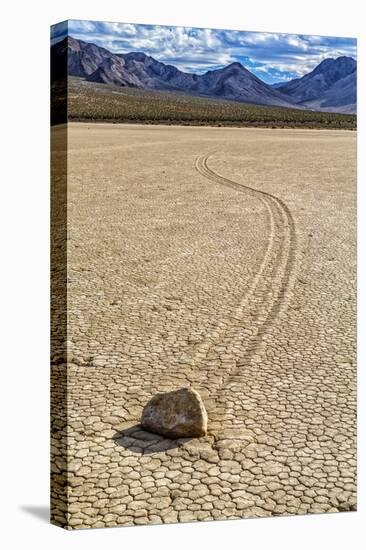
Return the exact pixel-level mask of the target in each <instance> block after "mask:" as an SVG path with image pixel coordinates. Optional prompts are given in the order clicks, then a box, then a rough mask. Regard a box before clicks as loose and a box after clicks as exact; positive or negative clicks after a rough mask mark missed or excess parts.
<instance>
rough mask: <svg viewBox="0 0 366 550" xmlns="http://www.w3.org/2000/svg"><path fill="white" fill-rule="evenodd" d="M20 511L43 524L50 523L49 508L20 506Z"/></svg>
mask: <svg viewBox="0 0 366 550" xmlns="http://www.w3.org/2000/svg"><path fill="white" fill-rule="evenodd" d="M20 509H21V510H23V512H27V514H31V515H32V516H34V517H36V518H37V519H39V520H41V521H42V522H46V523H49V521H50V507H49V506H20Z"/></svg>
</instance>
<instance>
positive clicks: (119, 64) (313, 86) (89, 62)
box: [51, 37, 356, 113]
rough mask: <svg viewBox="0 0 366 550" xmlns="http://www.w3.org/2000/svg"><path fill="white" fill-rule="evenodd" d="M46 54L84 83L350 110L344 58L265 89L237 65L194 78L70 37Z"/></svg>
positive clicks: (351, 80) (351, 92) (350, 76)
mask: <svg viewBox="0 0 366 550" xmlns="http://www.w3.org/2000/svg"><path fill="white" fill-rule="evenodd" d="M51 50H52V51H51V60H52V65H53V66H57V61H58V60H60V61H61V60H64V59H65V55H66V56H67V57H66V59H67V72H68V75H70V76H77V77H82V78H83V79H85V80H87V81H90V82H97V83H104V84H110V85H115V86H127V87H131V88H140V89H146V90H165V91H172V92H183V93H186V94H189V95H199V96H208V97H215V98H220V99H227V100H233V101H240V102H244V103H253V104H258V105H274V106H280V107H292V108H294V107H296V108H298V109H314V110H319V111H322V110H324V111H334V112H345V113H353V112H356V61H355V60H354V59H352V58H350V57H339V58H337V59H331V58H328V59H325V60H324V61H322V62H321V63H320V65H318V66H317V67H316V68H315V69H314V70H313V71H311V72H310V73H308V74H306V75H305V76H303V77H302V78H297V79H294V80H291V81H290V82H287V83H283V84H281V83H277V84H275V85H272V86H271V85H269V84H267V83H265V82H263V81H262V80H261V79H260V78H258V77H257V76H255V75H254V74H253V73H251V72H250V71H249V70H248V69H246V68H245V67H244V66H243V65H242V64H241V63H238V62H235V63H231V64H230V65H227V66H226V67H223V68H222V69H216V70H209V71H207V72H205V73H204V74H194V73H187V72H183V71H181V70H179V69H178V68H177V67H174V66H173V65H167V64H165V63H162V62H160V61H158V60H156V59H154V58H153V57H151V56H148V55H146V54H145V53H142V52H130V53H126V54H116V53H112V52H110V51H108V50H107V49H105V48H102V47H100V46H97V45H95V44H91V43H88V42H84V41H82V40H77V39H75V38H72V37H67V38H65V39H64V40H62V41H60V42H58V43H56V44H55V45H53V46H52V49H51ZM56 75H57V72H56Z"/></svg>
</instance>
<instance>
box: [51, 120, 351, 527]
mask: <svg viewBox="0 0 366 550" xmlns="http://www.w3.org/2000/svg"><path fill="white" fill-rule="evenodd" d="M53 131H54V132H55V133H57V131H58V129H57V128H56V129H54V130H53ZM68 139H69V152H68V207H69V210H68V231H69V235H68V255H69V264H68V273H67V276H68V415H69V416H68V418H69V430H68V456H69V463H68V467H67V478H68V479H67V487H68V495H69V506H68V507H67V510H66V511H67V513H68V516H67V517H68V520H69V522H68V524H69V527H71V528H83V527H102V526H114V525H122V524H124V525H131V524H146V523H162V522H165V523H170V522H176V521H182V522H183V521H191V520H210V519H224V518H242V517H260V516H272V515H284V514H304V513H319V512H336V511H342V510H345V511H346V510H354V509H355V507H356V456H355V454H356V448H355V422H356V417H355V415H356V413H355V407H356V403H355V400H356V394H355V390H356V388H355V382H356V381H355V277H356V275H355V272H356V265H355V264H356V251H355V237H356V235H355V231H356V228H355V219H356V204H355V200H356V173H355V170H356V133H355V132H349V131H335V130H332V131H323V130H322V131H317V130H314V131H313V130H272V129H226V128H193V127H189V128H188V127H187V128H185V127H164V126H134V125H107V124H70V125H69V129H68ZM55 359H56V360H55V362H56V363H57V357H56V358H55ZM53 368H54V369H55V372H57V369H62V368H63V366H62V365H56V366H54V367H53ZM60 372H61V371H60ZM186 385H192V386H193V387H194V388H196V389H198V390H199V391H200V393H201V395H202V396H203V398H204V400H205V403H206V405H207V410H208V415H209V434H208V436H207V437H205V438H203V439H198V440H191V441H189V440H178V441H171V440H167V439H163V438H161V437H158V436H154V435H152V434H148V433H147V432H144V431H142V430H141V429H140V428H139V426H138V423H139V418H140V414H141V411H142V407H143V405H144V404H145V403H146V402H147V400H148V399H149V398H150V397H151V396H152V395H153V394H154V393H155V392H157V391H165V390H171V389H176V388H178V387H181V386H186ZM59 445H60V441H59V438H58V434H57V430H55V431H54V446H55V449H57V448H58V447H59ZM56 454H57V451H56ZM63 468H65V465H64V464H63V463H62V461H61V460H55V464H54V467H53V469H54V475H55V480H56V481H55V483H56V485H57V480H58V479H62V476H61V474H62V469H63ZM63 510H64V511H65V503H60V502H59V503H58V504H57V503H56V504H55V505H54V510H53V520H54V521H55V522H56V523H57V522H58V523H62V522H63V519H62V518H63Z"/></svg>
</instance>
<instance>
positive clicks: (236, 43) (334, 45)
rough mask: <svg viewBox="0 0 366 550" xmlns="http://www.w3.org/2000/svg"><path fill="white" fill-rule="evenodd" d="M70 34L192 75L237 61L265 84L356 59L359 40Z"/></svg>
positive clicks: (121, 29)
mask: <svg viewBox="0 0 366 550" xmlns="http://www.w3.org/2000/svg"><path fill="white" fill-rule="evenodd" d="M68 26H69V31H68V32H69V34H70V35H71V36H73V37H75V38H78V39H81V40H85V41H86V42H93V43H95V44H97V45H99V46H103V47H105V48H107V49H108V50H110V51H112V52H115V53H126V52H131V51H143V52H145V53H146V54H148V55H151V56H153V57H155V58H156V59H158V60H159V61H163V62H164V63H170V64H173V65H175V66H176V67H178V68H179V69H181V70H184V71H188V72H199V73H203V72H205V71H207V70H211V69H216V68H220V67H223V66H225V65H228V64H229V63H232V62H234V61H239V62H241V63H242V64H243V65H245V66H246V67H247V68H248V69H249V70H251V71H253V72H254V73H255V74H257V75H258V76H259V77H260V78H262V79H263V80H265V81H266V82H275V81H282V80H288V79H290V78H296V77H299V76H302V75H303V74H305V73H307V72H309V71H311V70H312V69H313V68H314V67H315V66H316V65H318V64H319V63H320V62H321V61H322V60H323V59H325V58H326V57H339V56H341V55H347V56H351V57H354V58H355V57H356V39H353V38H338V37H324V36H315V35H298V34H283V33H263V32H246V31H230V30H228V31H227V30H217V29H200V28H191V27H170V26H158V25H137V24H132V23H108V22H98V21H76V20H70V21H69V22H68Z"/></svg>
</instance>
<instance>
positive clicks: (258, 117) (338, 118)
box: [68, 77, 357, 129]
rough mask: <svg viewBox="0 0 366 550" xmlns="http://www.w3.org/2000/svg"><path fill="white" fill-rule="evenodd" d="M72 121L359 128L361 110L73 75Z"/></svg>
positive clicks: (70, 98) (71, 95)
mask: <svg viewBox="0 0 366 550" xmlns="http://www.w3.org/2000/svg"><path fill="white" fill-rule="evenodd" d="M68 119H69V120H70V121H94V122H135V123H146V124H181V125H197V126H200V125H201V126H208V125H209V126H257V127H261V126H263V127H273V128H284V127H286V128H287V127H292V128H338V129H339V128H348V129H355V128H356V120H357V118H356V116H355V115H347V114H338V113H322V112H317V111H305V110H300V109H288V108H284V107H267V106H261V105H251V104H247V103H239V102H235V101H227V100H226V101H224V100H217V99H212V98H206V97H193V96H188V95H185V94H182V93H178V92H177V93H172V92H162V91H146V90H140V89H134V88H126V87H116V86H110V85H106V84H95V83H91V82H86V81H84V80H82V79H80V78H76V77H71V78H69V88H68Z"/></svg>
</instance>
